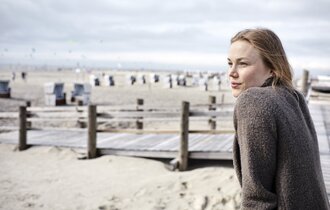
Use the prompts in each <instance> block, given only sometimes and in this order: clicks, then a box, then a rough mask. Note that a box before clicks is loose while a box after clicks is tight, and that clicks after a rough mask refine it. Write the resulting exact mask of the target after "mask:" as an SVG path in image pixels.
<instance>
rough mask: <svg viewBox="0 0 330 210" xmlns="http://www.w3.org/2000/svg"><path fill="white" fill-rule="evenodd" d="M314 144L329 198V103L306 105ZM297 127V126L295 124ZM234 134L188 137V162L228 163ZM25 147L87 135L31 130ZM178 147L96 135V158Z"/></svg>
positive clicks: (3, 139)
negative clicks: (220, 161)
mask: <svg viewBox="0 0 330 210" xmlns="http://www.w3.org/2000/svg"><path fill="white" fill-rule="evenodd" d="M309 108H310V113H311V116H312V118H313V121H314V124H315V128H316V132H317V135H318V143H319V148H320V158H321V164H322V170H323V174H324V179H325V183H326V188H327V192H328V195H329V196H330V146H329V145H330V144H329V143H330V142H329V141H330V103H329V102H317V101H315V102H313V101H312V102H310V103H309ZM297 123H298V122H297ZM233 138H234V134H216V135H210V134H189V158H191V159H219V160H230V159H232V142H233ZM27 139H28V140H27V143H28V144H29V145H44V146H61V147H75V148H86V144H87V131H86V130H84V131H65V130H63V131H58V130H52V131H51V130H38V131H36V130H31V131H28V133H27ZM0 143H5V144H17V143H18V132H17V131H13V132H8V133H0ZM179 144H180V137H179V135H178V134H177V135H175V134H143V135H142V134H129V133H97V148H98V149H99V152H100V154H111V155H126V156H139V157H154V158H169V159H172V158H176V157H177V155H178V149H179Z"/></svg>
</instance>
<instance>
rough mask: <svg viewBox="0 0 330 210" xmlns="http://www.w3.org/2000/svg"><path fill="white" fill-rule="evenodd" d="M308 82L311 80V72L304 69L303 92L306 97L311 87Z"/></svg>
mask: <svg viewBox="0 0 330 210" xmlns="http://www.w3.org/2000/svg"><path fill="white" fill-rule="evenodd" d="M308 80H309V71H308V70H306V69H304V72H303V76H302V84H301V85H302V86H301V91H302V93H303V94H304V96H305V97H306V96H307V92H308V87H309V84H308Z"/></svg>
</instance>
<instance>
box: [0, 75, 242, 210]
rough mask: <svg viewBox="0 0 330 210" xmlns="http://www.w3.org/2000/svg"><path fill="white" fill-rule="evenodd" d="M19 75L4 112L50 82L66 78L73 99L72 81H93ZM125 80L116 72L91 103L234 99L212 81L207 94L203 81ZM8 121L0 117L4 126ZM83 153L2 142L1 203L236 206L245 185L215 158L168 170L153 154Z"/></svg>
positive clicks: (39, 102) (209, 209)
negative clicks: (85, 156)
mask: <svg viewBox="0 0 330 210" xmlns="http://www.w3.org/2000/svg"><path fill="white" fill-rule="evenodd" d="M18 76H19V75H17V78H16V80H15V81H11V83H10V86H11V88H12V98H11V99H0V111H17V110H18V105H20V104H24V103H25V102H24V100H30V101H31V102H32V106H44V98H43V84H44V83H45V82H59V81H60V82H64V83H65V92H67V97H68V98H69V97H70V91H71V90H72V86H73V82H76V81H78V82H81V81H85V82H86V81H88V75H76V74H75V73H72V72H60V73H58V72H54V73H51V72H29V73H28V77H27V81H25V82H24V81H22V80H21V79H20V78H19V77H18ZM0 79H10V72H0ZM124 80H125V75H124V74H123V73H116V74H115V81H117V84H116V86H115V87H104V86H101V87H95V88H93V89H92V97H91V98H92V102H93V103H102V104H109V105H127V104H135V103H136V98H143V99H144V100H145V104H146V105H152V106H154V107H156V108H160V107H180V104H181V101H183V100H185V101H189V102H190V103H191V104H192V105H193V104H206V103H207V102H208V96H209V95H214V96H216V97H217V100H220V98H221V94H222V93H223V94H225V96H226V101H233V99H232V98H231V97H230V92H229V91H228V90H223V91H221V92H219V91H216V90H213V89H212V87H211V86H210V91H208V92H205V91H202V90H200V89H199V88H198V87H187V88H183V87H174V88H173V89H164V88H163V85H162V84H161V83H158V84H154V85H140V84H137V85H134V86H127V85H126V84H125V83H124ZM118 81H120V82H119V83H118ZM10 123H13V122H11V121H10V122H9V121H4V120H0V125H9V124H10ZM164 125H165V127H166V126H170V125H168V124H164ZM206 125H207V124H206V123H205V126H206ZM196 126H203V125H200V124H198V125H196ZM222 126H228V127H230V126H232V123H227V124H223V125H222ZM80 155H81V154H80V153H78V152H77V151H74V150H71V149H67V148H66V149H63V148H54V147H32V148H30V149H28V150H26V151H24V152H18V151H16V149H15V146H13V145H3V144H0V209H4V210H8V209H54V210H55V209H56V210H59V209H68V210H71V209H88V210H90V209H100V210H103V209H104V210H105V209H107V210H126V209H127V210H130V209H132V210H133V209H134V210H149V209H150V210H162V209H168V210H176V209H177V210H185V209H187V210H194V209H196V210H202V209H205V210H218V209H225V210H231V209H238V205H239V202H240V195H239V193H240V189H239V185H238V182H237V179H236V177H235V173H234V170H233V168H232V167H228V166H226V167H225V166H221V164H218V165H217V166H209V167H201V168H198V169H194V170H190V171H187V172H171V171H168V170H167V169H166V167H165V165H164V164H163V163H162V162H160V161H156V160H150V159H143V158H132V157H119V156H102V157H100V158H97V159H94V160H78V158H77V157H79V156H80ZM222 165H223V164H222Z"/></svg>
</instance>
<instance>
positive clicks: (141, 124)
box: [136, 98, 144, 130]
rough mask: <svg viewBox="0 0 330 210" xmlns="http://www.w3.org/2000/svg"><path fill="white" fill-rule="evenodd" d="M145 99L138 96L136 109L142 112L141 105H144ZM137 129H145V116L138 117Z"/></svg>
mask: <svg viewBox="0 0 330 210" xmlns="http://www.w3.org/2000/svg"><path fill="white" fill-rule="evenodd" d="M143 104H144V101H143V99H141V98H138V99H137V100H136V111H138V112H142V111H143V108H141V107H140V106H143ZM136 129H138V130H142V129H143V117H138V118H137V120H136Z"/></svg>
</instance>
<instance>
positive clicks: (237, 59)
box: [227, 57, 246, 61]
mask: <svg viewBox="0 0 330 210" xmlns="http://www.w3.org/2000/svg"><path fill="white" fill-rule="evenodd" d="M243 59H246V57H241V58H236V59H234V60H236V61H241V60H243ZM227 60H228V61H231V59H230V58H227Z"/></svg>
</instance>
